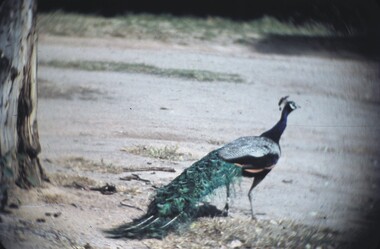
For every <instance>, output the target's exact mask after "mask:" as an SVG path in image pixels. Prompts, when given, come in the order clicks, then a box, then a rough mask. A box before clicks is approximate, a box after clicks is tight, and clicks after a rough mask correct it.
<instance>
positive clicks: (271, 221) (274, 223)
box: [269, 220, 278, 225]
mask: <svg viewBox="0 0 380 249" xmlns="http://www.w3.org/2000/svg"><path fill="white" fill-rule="evenodd" d="M269 222H270V224H272V225H278V223H277V221H275V220H270V221H269Z"/></svg>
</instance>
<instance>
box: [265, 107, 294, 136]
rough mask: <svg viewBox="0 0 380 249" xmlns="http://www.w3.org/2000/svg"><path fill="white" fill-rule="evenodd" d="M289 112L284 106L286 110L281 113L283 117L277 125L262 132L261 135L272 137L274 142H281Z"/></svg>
mask: <svg viewBox="0 0 380 249" xmlns="http://www.w3.org/2000/svg"><path fill="white" fill-rule="evenodd" d="M289 113H290V111H289V109H288V108H284V110H283V111H282V113H281V119H280V120H279V121H278V122H277V124H276V125H275V126H273V127H272V129H270V130H268V131H266V132H264V133H263V134H261V137H267V138H270V139H272V140H273V141H274V142H276V143H279V141H280V138H281V135H282V133H283V132H284V130H285V128H286V122H287V119H288V115H289Z"/></svg>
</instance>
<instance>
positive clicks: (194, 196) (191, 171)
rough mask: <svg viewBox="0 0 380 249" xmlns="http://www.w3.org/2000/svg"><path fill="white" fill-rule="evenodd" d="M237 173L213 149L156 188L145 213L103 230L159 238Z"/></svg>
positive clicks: (238, 173) (194, 214) (238, 171)
mask: <svg viewBox="0 0 380 249" xmlns="http://www.w3.org/2000/svg"><path fill="white" fill-rule="evenodd" d="M241 174H242V172H241V167H236V166H235V165H234V164H231V163H228V162H225V161H223V160H221V158H220V157H219V156H218V150H214V151H212V152H210V153H209V154H208V155H207V156H205V157H204V158H202V159H201V160H199V161H197V162H195V163H194V164H193V165H191V166H190V167H189V168H187V169H186V170H185V171H184V172H182V174H180V175H179V176H178V177H176V178H175V179H174V180H173V181H172V182H170V183H169V184H168V185H166V186H164V187H162V188H160V189H158V190H157V193H156V195H155V197H154V199H153V200H152V202H151V203H150V204H149V206H148V210H147V212H146V214H145V215H143V216H141V217H140V218H138V219H135V220H133V221H132V222H130V223H127V224H124V225H121V226H119V227H117V228H114V229H111V230H109V231H106V232H107V233H109V234H110V235H111V237H114V238H120V237H126V238H131V239H144V238H163V237H165V236H166V235H167V234H168V233H169V232H170V231H173V230H176V229H178V228H179V227H181V226H186V225H187V224H189V223H190V222H191V221H192V220H194V219H195V218H196V217H197V216H199V215H200V213H202V212H204V210H201V209H202V208H200V206H199V204H200V202H201V201H202V200H203V199H204V197H206V196H207V195H209V194H211V193H212V192H213V191H214V190H215V189H217V188H219V187H222V186H229V185H230V184H231V183H233V182H234V181H235V179H236V178H237V177H239V176H241Z"/></svg>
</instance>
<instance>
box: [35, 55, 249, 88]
mask: <svg viewBox="0 0 380 249" xmlns="http://www.w3.org/2000/svg"><path fill="white" fill-rule="evenodd" d="M39 65H41V66H49V67H58V68H71V69H79V70H86V71H113V72H124V73H139V74H151V75H156V76H160V77H167V78H179V79H187V80H196V81H209V82H212V81H224V82H233V83H241V82H244V79H243V78H242V77H241V76H240V75H238V74H230V73H221V72H212V71H207V70H194V69H175V68H159V67H156V66H152V65H147V64H143V63H140V64H139V63H122V62H107V61H57V60H53V61H49V62H45V61H40V62H39Z"/></svg>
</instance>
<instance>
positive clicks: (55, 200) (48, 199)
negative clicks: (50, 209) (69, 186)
mask: <svg viewBox="0 0 380 249" xmlns="http://www.w3.org/2000/svg"><path fill="white" fill-rule="evenodd" d="M41 199H42V201H43V202H45V203H48V204H60V203H64V202H65V201H64V197H63V196H62V195H60V194H44V195H43V196H42V198H41Z"/></svg>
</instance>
